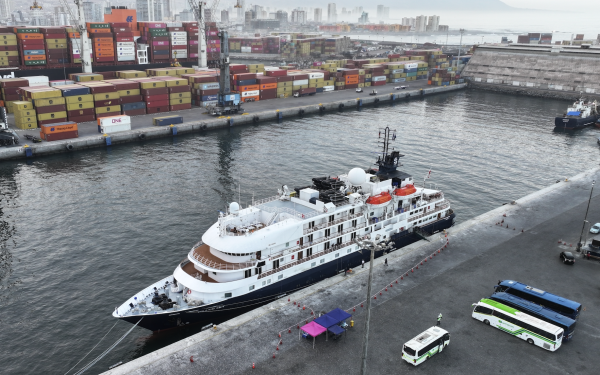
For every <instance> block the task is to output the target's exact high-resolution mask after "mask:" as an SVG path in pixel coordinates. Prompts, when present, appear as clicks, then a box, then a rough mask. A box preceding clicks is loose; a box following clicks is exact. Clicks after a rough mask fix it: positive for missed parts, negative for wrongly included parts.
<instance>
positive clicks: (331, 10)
mask: <svg viewBox="0 0 600 375" xmlns="http://www.w3.org/2000/svg"><path fill="white" fill-rule="evenodd" d="M327 22H337V9H336V7H335V3H329V4H327Z"/></svg>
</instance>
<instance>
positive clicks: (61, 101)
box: [34, 98, 65, 107]
mask: <svg viewBox="0 0 600 375" xmlns="http://www.w3.org/2000/svg"><path fill="white" fill-rule="evenodd" d="M34 104H35V106H36V107H47V106H50V105H60V104H65V98H51V99H37V100H36V101H35V103H34Z"/></svg>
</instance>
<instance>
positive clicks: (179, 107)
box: [169, 103, 192, 111]
mask: <svg viewBox="0 0 600 375" xmlns="http://www.w3.org/2000/svg"><path fill="white" fill-rule="evenodd" d="M169 109H170V110H171V111H181V110H183V109H192V105H191V104H190V103H188V104H176V105H171V106H169Z"/></svg>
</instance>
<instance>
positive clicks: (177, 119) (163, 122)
mask: <svg viewBox="0 0 600 375" xmlns="http://www.w3.org/2000/svg"><path fill="white" fill-rule="evenodd" d="M153 122H154V125H155V126H168V125H175V124H182V123H183V116H165V117H155V118H154V119H153Z"/></svg>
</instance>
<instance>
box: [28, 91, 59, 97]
mask: <svg viewBox="0 0 600 375" xmlns="http://www.w3.org/2000/svg"><path fill="white" fill-rule="evenodd" d="M61 96H62V91H60V90H48V91H38V92H32V93H31V99H47V98H60V97H61Z"/></svg>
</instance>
